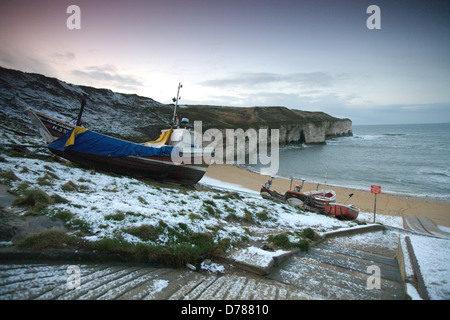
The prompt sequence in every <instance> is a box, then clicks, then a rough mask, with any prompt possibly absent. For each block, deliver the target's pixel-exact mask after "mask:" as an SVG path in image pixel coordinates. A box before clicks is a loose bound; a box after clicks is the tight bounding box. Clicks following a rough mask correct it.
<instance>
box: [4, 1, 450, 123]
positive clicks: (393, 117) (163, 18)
mask: <svg viewBox="0 0 450 320" xmlns="http://www.w3.org/2000/svg"><path fill="white" fill-rule="evenodd" d="M72 4H75V5H77V6H78V7H79V8H80V10H81V18H80V26H81V29H69V28H68V27H67V20H68V19H70V18H71V17H73V16H72V13H67V8H68V7H69V5H72ZM370 5H377V6H378V7H379V8H380V10H381V14H380V18H381V19H380V20H379V22H380V25H381V29H369V28H368V27H367V25H366V22H367V20H368V19H369V20H370V19H371V17H372V13H367V12H366V11H367V8H368V7H369V6H370ZM449 12H450V7H449V1H425V0H424V1H414V0H408V1H397V0H389V1H385V0H370V1H365V0H354V1H323V0H310V1H309V0H308V1H300V0H298V1H297V0H295V1H294V0H293V1H275V0H258V1H253V0H239V1H234V0H221V1H217V0H209V1H190V0H161V1H159V0H146V1H144V0H142V1H135V0H129V1H115V0H108V1H106V0H90V1H85V0H70V1H65V0H58V1H42V0H34V1H22V0H1V1H0V65H1V66H3V67H6V68H13V69H18V70H21V71H26V72H36V73H41V74H44V75H46V76H50V77H56V78H58V79H61V80H63V81H66V82H69V83H73V84H82V85H89V86H93V87H97V88H109V89H112V90H114V91H118V92H123V93H136V94H139V95H143V96H146V97H150V98H153V99H155V100H157V101H159V102H163V103H169V102H171V99H172V98H173V97H174V96H175V95H176V90H177V86H178V83H179V82H181V83H182V84H183V89H182V92H181V98H182V99H181V102H182V103H185V104H212V105H226V106H244V107H251V106H285V107H288V108H296V109H301V110H307V111H324V112H327V113H329V114H331V115H333V116H337V117H345V118H350V119H352V121H353V123H354V124H384V123H432V122H450V17H449ZM70 21H72V20H70Z"/></svg>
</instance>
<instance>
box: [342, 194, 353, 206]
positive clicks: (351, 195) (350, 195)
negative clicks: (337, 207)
mask: <svg viewBox="0 0 450 320" xmlns="http://www.w3.org/2000/svg"><path fill="white" fill-rule="evenodd" d="M351 197H353V193H350V194H349V195H348V199H347V200H345V202H344V204H346V203H347V201H348V200H350V198H351Z"/></svg>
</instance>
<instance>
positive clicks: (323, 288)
mask: <svg viewBox="0 0 450 320" xmlns="http://www.w3.org/2000/svg"><path fill="white" fill-rule="evenodd" d="M350 239H351V237H346V238H345V240H347V241H345V240H343V239H340V240H339V241H336V240H334V239H333V240H328V241H326V242H323V243H321V244H319V245H318V246H316V247H314V248H311V249H310V250H308V252H306V253H297V254H296V255H294V256H292V257H291V258H290V259H288V260H287V261H285V262H284V263H283V264H281V265H280V266H279V268H278V269H276V270H274V271H273V272H272V273H271V274H270V278H272V279H274V280H277V281H279V282H282V283H286V284H289V285H292V286H294V287H297V288H302V289H303V290H304V291H305V292H314V293H315V294H317V295H319V296H321V297H322V298H324V299H356V300H365V299H383V300H384V299H404V298H405V295H404V291H403V283H402V279H401V275H400V269H399V267H398V264H397V261H396V260H395V251H394V250H393V248H389V247H387V248H386V247H384V246H383V245H375V246H373V247H372V248H369V246H367V243H363V244H362V245H361V246H359V245H358V242H351V240H350ZM348 243H351V245H348ZM373 267H375V268H378V270H379V275H380V277H379V280H380V288H379V289H377V288H372V287H373V286H372V285H371V284H372V283H373V282H372V279H373V277H372V275H373V271H372V269H371V268H373Z"/></svg>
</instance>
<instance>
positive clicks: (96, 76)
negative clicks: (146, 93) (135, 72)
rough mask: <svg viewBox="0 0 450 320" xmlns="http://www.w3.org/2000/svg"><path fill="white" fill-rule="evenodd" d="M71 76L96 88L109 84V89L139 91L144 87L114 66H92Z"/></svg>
mask: <svg viewBox="0 0 450 320" xmlns="http://www.w3.org/2000/svg"><path fill="white" fill-rule="evenodd" d="M71 74H72V75H74V76H76V77H79V78H81V79H83V80H84V81H89V83H91V84H92V85H94V86H97V87H98V86H99V85H103V84H107V87H108V88H114V87H115V88H118V89H125V90H129V91H137V90H138V88H139V87H141V86H142V85H143V83H142V81H141V80H139V79H138V78H137V77H135V76H131V75H123V74H121V73H120V72H119V71H118V68H117V67H116V66H114V65H110V64H107V65H102V66H90V67H86V68H84V70H72V71H71Z"/></svg>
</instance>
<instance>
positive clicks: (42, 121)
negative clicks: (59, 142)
mask: <svg viewBox="0 0 450 320" xmlns="http://www.w3.org/2000/svg"><path fill="white" fill-rule="evenodd" d="M25 114H26V115H27V116H28V117H29V118H30V119H31V122H32V123H33V125H34V126H35V128H36V129H37V130H38V131H39V134H40V135H41V136H42V138H43V139H44V140H45V141H46V142H47V143H50V142H53V141H55V140H56V139H58V138H59V137H61V136H62V135H63V134H65V133H67V132H69V131H71V130H73V129H74V128H75V125H73V124H70V123H67V122H64V121H62V120H59V119H56V118H54V117H50V116H49V115H46V114H44V113H42V112H39V111H36V110H31V109H27V110H25Z"/></svg>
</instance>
